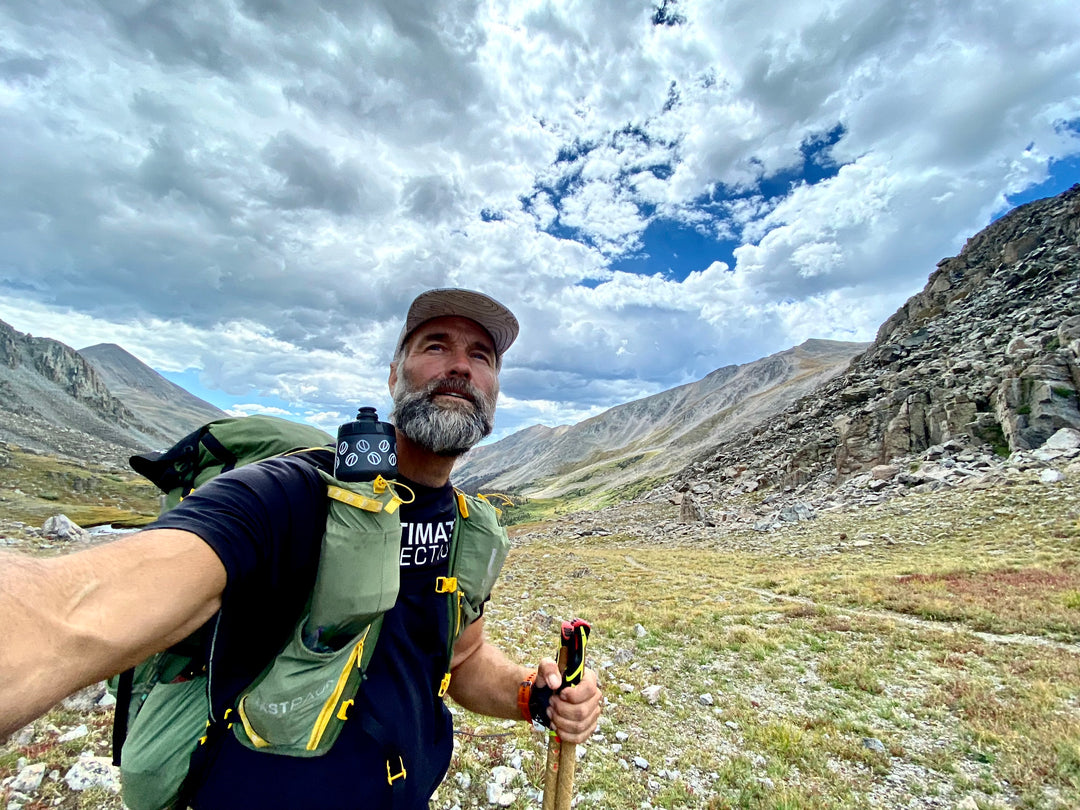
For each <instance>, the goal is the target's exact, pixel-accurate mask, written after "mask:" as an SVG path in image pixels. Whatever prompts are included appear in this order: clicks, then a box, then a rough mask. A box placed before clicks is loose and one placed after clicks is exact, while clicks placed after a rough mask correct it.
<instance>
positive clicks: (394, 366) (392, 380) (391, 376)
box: [389, 363, 397, 396]
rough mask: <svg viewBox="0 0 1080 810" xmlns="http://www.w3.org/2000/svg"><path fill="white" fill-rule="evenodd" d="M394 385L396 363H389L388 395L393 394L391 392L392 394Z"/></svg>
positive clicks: (395, 383) (395, 380) (395, 382)
mask: <svg viewBox="0 0 1080 810" xmlns="http://www.w3.org/2000/svg"><path fill="white" fill-rule="evenodd" d="M395 385H397V363H391V364H390V380H389V386H390V395H391V396H393V394H394V386H395Z"/></svg>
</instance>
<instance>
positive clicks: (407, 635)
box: [154, 458, 456, 810]
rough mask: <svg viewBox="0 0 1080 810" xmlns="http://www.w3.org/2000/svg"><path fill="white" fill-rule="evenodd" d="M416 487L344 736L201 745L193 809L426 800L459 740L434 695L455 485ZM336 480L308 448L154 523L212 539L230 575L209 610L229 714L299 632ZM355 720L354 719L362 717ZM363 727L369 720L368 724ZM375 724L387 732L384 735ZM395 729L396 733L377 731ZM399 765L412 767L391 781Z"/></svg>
mask: <svg viewBox="0 0 1080 810" xmlns="http://www.w3.org/2000/svg"><path fill="white" fill-rule="evenodd" d="M405 483H406V484H408V486H409V487H410V488H411V489H412V490H413V491H414V492H415V493H416V500H415V502H414V503H411V504H406V505H403V506H402V507H401V522H402V541H401V558H400V563H401V589H400V592H399V594H398V600H397V603H396V604H395V606H394V608H393V609H391V610H390V611H389V612H387V613H386V615H385V618H384V621H383V628H382V631H381V633H380V634H379V639H378V644H377V647H376V650H375V654H374V656H373V657H372V660H371V664H370V665H369V667H368V671H367V679H366V680H365V681H364V683H363V685H362V686H361V688H360V692H359V693H358V695H357V698H356V705H354V707H353V712H357V710H359V712H369V713H370V714H369V715H368V716H369V717H373V718H374V719H375V722H374V723H371V722H365V721H362V720H360V719H359V717H360V714H359V713H357V714H351V715H350V721H347V722H346V723H345V726H344V728H343V729H342V732H341V736H340V737H339V738H338V740H337V742H335V744H334V746H333V747H332V748H331V749H330V751H328V752H327V753H326V754H324V755H323V756H320V757H310V758H309V757H291V756H284V755H275V754H268V753H265V752H262V751H253V750H251V749H249V748H247V747H245V746H244V745H242V744H241V743H240V742H239V741H238V740H236V739H235V738H234V737H233V736H232V734H231V733H230V734H225V735H223V737H222V740H221V742H220V744H218V745H216V746H214V748H215V750H213V751H209V752H207V751H203V750H200V751H199V757H202V758H203V760H202V762H200V761H199V759H198V758H197V759H196V764H197V765H202V764H204V763H205V770H204V771H203V774H204V778H203V781H202V783H201V784H200V786H199V787H198V788H197V790H196V793H195V795H194V799H193V802H192V804H193V806H194V807H196V808H198V810H215V809H216V808H230V809H232V808H238V807H259V808H266V809H267V810H271V809H272V808H290V809H292V810H296V809H297V808H301V809H302V808H305V807H319V808H326V809H327V810H332V809H333V808H343V809H344V808H365V810H378V809H379V808H384V807H385V808H389V807H390V806H391V793H390V791H391V790H393V791H394V797H393V807H394V808H395V810H401V809H402V808H404V809H405V810H408V808H427V806H428V804H427V800H428V798H429V797H430V795H431V793H432V792H433V791H434V790H435V788H436V787H437V786H438V784H439V782H440V781H441V780H442V778H443V775H444V774H445V773H446V769H447V767H448V765H449V762H450V755H451V752H452V750H453V729H452V724H451V719H450V714H449V712H448V711H447V709H446V707H445V706H444V705H443V702H442V700H441V699H439V698H438V697H437V695H436V692H437V690H438V686H439V683H440V681H441V680H442V676H443V674H444V671H445V665H446V649H447V638H448V633H449V613H448V602H447V598H446V596H443V595H438V594H436V593H435V579H436V578H437V577H439V576H445V575H446V574H447V573H448V556H449V554H448V552H449V547H450V532H451V529H452V527H453V521H454V517H455V514H456V512H455V509H454V493H453V489H452V488H451V487H450V486H449V485H447V486H445V487H441V488H439V489H431V488H429V487H424V486H421V485H419V484H414V483H412V482H409V481H405ZM326 507H327V498H326V487H325V484H324V483H323V482H322V480H321V479H320V478H319V475H318V473H317V472H316V469H315V467H314V466H312V464H311V463H309V461H306V460H304V459H301V458H285V459H273V460H269V461H264V462H261V463H259V464H253V465H249V466H247V467H243V468H241V469H239V470H236V471H233V472H231V473H228V474H226V475H221V476H218V477H217V478H215V479H214V480H213V481H210V482H209V483H207V484H206V485H204V486H203V487H200V488H199V489H198V490H197V491H196V492H194V493H192V494H191V495H189V496H188V497H187V498H185V499H184V501H183V502H181V504H180V505H179V506H178V507H176V509H174V510H172V511H171V512H168V513H166V514H165V515H163V516H162V517H161V518H160V519H159V520H158V521H157V522H156V523H155V524H154V527H155V528H177V529H185V530H187V531H191V532H194V533H195V534H197V535H199V536H200V537H202V538H203V539H204V540H205V541H206V542H207V544H209V545H210V546H211V548H213V549H214V551H215V552H216V553H217V555H218V556H219V557H220V558H221V561H222V563H223V564H224V566H225V569H226V571H227V574H228V580H227V585H226V587H225V592H224V594H223V597H222V608H221V611H220V613H219V614H218V616H217V617H216V618H215V619H213V620H211V622H210V624H209V629H210V630H211V631H213V635H214V643H213V655H212V658H211V666H210V681H211V683H210V692H211V699H212V702H213V707H212V708H213V712H214V715H215V716H216V717H220V716H221V714H222V713H223V711H224V709H225V708H227V707H229V706H231V705H232V703H233V701H234V700H235V699H236V696H237V695H238V693H239V692H240V691H241V690H242V689H243V688H244V687H246V686H247V685H248V684H249V683H250V682H251V681H252V680H253V679H254V678H255V677H256V676H257V675H258V674H259V673H260V672H262V670H263V668H264V667H265V666H266V664H267V663H268V662H269V661H270V660H271V659H272V658H273V656H274V655H276V654H277V652H278V651H279V650H280V649H281V647H282V646H283V645H284V643H285V642H286V640H287V639H288V637H289V635H290V634H291V633H292V632H293V630H294V629H295V626H296V623H297V621H298V620H299V618H300V616H301V614H302V612H303V609H304V607H305V604H306V602H307V598H308V596H309V595H310V593H311V588H312V586H313V584H314V581H315V573H316V571H317V568H318V559H319V549H320V545H321V541H322V534H323V526H324V524H325V522H326ZM354 717H356V718H358V719H357V720H355V721H354V720H353V718H354ZM365 726H366V727H367V730H365ZM376 729H377V730H378V733H376ZM376 737H391V738H392V739H376ZM391 752H392V753H393V756H394V761H393V762H391V769H392V772H393V773H397V772H398V771H399V769H400V765H401V764H402V763H398V761H397V760H396V754H397V753H398V752H400V754H401V756H402V760H403V764H404V768H405V771H406V776H405V777H404V778H402V779H397V780H395V781H394V783H393V786H391V785H390V783H389V782H388V780H387V759H388V756H391Z"/></svg>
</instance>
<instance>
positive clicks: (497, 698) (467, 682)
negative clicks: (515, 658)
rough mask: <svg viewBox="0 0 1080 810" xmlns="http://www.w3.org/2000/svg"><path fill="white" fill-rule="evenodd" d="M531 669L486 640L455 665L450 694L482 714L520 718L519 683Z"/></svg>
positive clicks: (511, 718) (469, 708)
mask: <svg viewBox="0 0 1080 810" xmlns="http://www.w3.org/2000/svg"><path fill="white" fill-rule="evenodd" d="M531 672H532V669H530V668H528V667H523V666H519V665H518V664H515V663H513V662H512V661H511V660H510V659H508V658H507V657H506V656H505V655H504V654H503V652H502V651H501V650H500V649H499V648H498V647H495V646H494V645H493V644H490V643H488V642H486V641H484V642H483V643H482V644H481V645H480V646H479V647H477V649H476V651H475V652H474V653H472V654H471V655H470V656H469V657H468V658H467V659H465V660H464V661H463V662H462V663H461V665H460V666H458V667H457V668H456V669H454V672H453V677H452V678H451V679H450V697H452V698H453V699H454V700H455V701H457V702H458V703H460V704H461V705H462V706H464V707H465V708H466V709H468V710H469V711H473V712H477V713H478V714H485V715H488V716H489V717H503V718H506V719H508V720H520V719H522V718H521V712H520V711H519V710H518V705H517V693H518V686H519V685H520V684H521V682H522V681H523V680H524V679H525V678H526V677H528V676H529V674H530V673H531Z"/></svg>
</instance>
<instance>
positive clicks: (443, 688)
mask: <svg viewBox="0 0 1080 810" xmlns="http://www.w3.org/2000/svg"><path fill="white" fill-rule="evenodd" d="M449 688H450V673H449V672H447V673H446V674H445V675H443V679H442V683H441V684H439V697H442V696H443V695H445V694H446V690H447V689H449Z"/></svg>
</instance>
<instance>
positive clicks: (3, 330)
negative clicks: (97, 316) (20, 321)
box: [0, 321, 172, 467]
mask: <svg viewBox="0 0 1080 810" xmlns="http://www.w3.org/2000/svg"><path fill="white" fill-rule="evenodd" d="M0 412H2V413H3V414H4V418H3V421H2V422H0V442H4V443H11V444H15V445H18V446H21V447H25V448H28V449H31V450H35V451H39V452H46V453H56V454H59V455H61V456H66V457H69V458H90V459H95V460H97V461H103V462H106V463H112V464H115V465H116V466H119V467H126V459H127V456H128V455H130V453H131V451H132V450H141V449H146V448H150V447H162V446H167V445H169V444H171V443H172V440H171V439H170V438H169V437H168V436H167V435H165V434H164V433H162V432H161V431H160V430H158V429H156V428H154V427H152V426H151V425H148V424H146V423H145V422H144V421H143V420H142V419H140V418H139V416H138V415H137V414H136V413H135V412H134V411H133V410H132V409H131V408H129V407H128V406H127V404H125V403H124V402H123V400H121V399H120V398H119V397H117V396H115V395H114V393H113V392H112V391H110V390H109V388H108V386H107V385H106V384H105V382H104V381H103V380H102V378H101V376H100V375H99V374H98V373H97V371H96V370H95V369H94V367H93V365H92V364H91V363H90V362H89V361H87V359H86V358H84V357H82V356H81V355H80V354H79V353H78V352H76V351H75V350H74V349H72V348H70V347H69V346H66V345H65V344H63V343H61V342H59V341H57V340H52V339H50V338H40V337H33V336H31V335H27V334H23V333H22V332H18V331H16V330H15V329H13V328H12V327H11V326H9V325H8V324H6V323H4V322H3V321H0Z"/></svg>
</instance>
